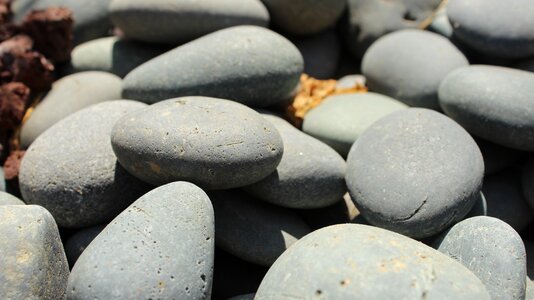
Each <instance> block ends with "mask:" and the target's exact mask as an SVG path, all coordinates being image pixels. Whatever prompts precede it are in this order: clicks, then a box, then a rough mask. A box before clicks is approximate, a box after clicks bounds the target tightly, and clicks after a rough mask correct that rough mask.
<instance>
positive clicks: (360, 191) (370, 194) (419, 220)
mask: <svg viewBox="0 0 534 300" xmlns="http://www.w3.org/2000/svg"><path fill="white" fill-rule="evenodd" d="M483 176H484V163H483V160H482V155H481V153H480V150H479V149H478V147H477V145H476V143H475V141H474V140H473V139H472V138H471V136H470V135H469V134H468V133H467V132H466V131H465V130H464V129H463V128H462V127H460V126H459V125H458V124H456V123H455V122H454V121H452V120H451V119H449V118H448V117H446V116H444V115H442V114H440V113H437V112H435V111H432V110H428V109H422V108H409V109H404V110H401V111H398V112H394V113H392V114H390V115H388V116H386V117H384V118H382V119H380V120H378V121H377V122H375V123H374V124H373V125H371V127H369V128H368V129H367V130H366V131H365V132H364V133H363V134H362V135H361V136H360V137H359V138H358V140H357V141H356V143H354V145H353V147H352V149H351V151H350V153H349V156H348V159H347V176H346V181H347V186H348V188H349V192H350V195H351V197H352V199H353V200H354V201H355V202H356V207H357V208H358V209H359V210H360V212H361V213H362V215H363V217H365V219H366V220H367V221H369V223H371V224H372V225H375V226H378V227H383V228H386V229H389V230H392V231H395V232H399V233H402V234H405V235H407V236H410V237H414V238H424V237H429V236H432V235H434V234H437V233H438V232H440V231H442V230H444V229H445V228H447V227H448V226H450V225H452V224H454V223H455V222H458V221H459V220H462V219H463V217H464V216H465V215H467V213H468V212H469V211H470V210H471V208H472V207H473V205H474V204H475V202H476V200H477V199H478V198H479V197H480V194H479V193H480V188H481V186H482V178H483Z"/></svg>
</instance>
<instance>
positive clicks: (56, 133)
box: [19, 100, 150, 228]
mask: <svg viewBox="0 0 534 300" xmlns="http://www.w3.org/2000/svg"><path fill="white" fill-rule="evenodd" d="M144 107H146V104H144V103H140V102H137V101H129V100H117V101H108V102H104V103H99V104H97V105H94V106H91V107H88V108H86V109H84V110H81V111H79V112H77V113H75V114H73V115H72V116H70V117H68V118H66V119H64V120H62V121H60V122H58V123H57V124H55V125H54V126H53V127H51V128H50V129H49V130H47V131H46V132H45V133H43V134H42V135H41V136H40V137H39V138H37V140H36V141H35V142H34V143H33V144H32V145H31V146H30V148H29V149H28V151H27V152H26V155H25V156H24V158H23V159H22V164H21V168H20V175H19V183H20V189H21V193H22V198H23V199H24V201H25V202H26V203H28V204H38V205H42V206H44V207H45V208H46V209H48V210H49V211H50V212H51V213H52V215H53V216H54V218H55V220H56V222H57V223H58V225H59V226H60V227H69V228H81V227H87V226H91V225H96V224H101V223H104V222H107V221H109V220H110V219H112V218H114V217H115V216H117V215H118V214H119V213H120V212H121V211H122V210H123V209H125V208H126V207H127V206H128V205H130V204H131V203H132V202H133V201H134V200H135V199H137V198H138V197H139V196H141V195H142V194H143V193H145V192H146V191H148V190H149V188H150V187H149V186H148V185H146V184H144V183H143V182H141V181H140V180H138V179H137V178H135V177H133V176H132V175H130V174H129V173H128V172H127V171H126V170H125V169H124V168H122V167H121V166H120V165H119V163H118V162H117V158H116V157H115V154H114V153H113V150H112V148H111V143H110V136H111V130H112V127H113V125H114V124H115V122H116V121H117V120H118V119H120V118H121V117H122V116H124V115H126V114H128V113H130V112H133V111H136V110H139V109H142V108H144Z"/></svg>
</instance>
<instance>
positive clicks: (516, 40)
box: [447, 0, 534, 58]
mask: <svg viewBox="0 0 534 300" xmlns="http://www.w3.org/2000/svg"><path fill="white" fill-rule="evenodd" d="M447 15H448V17H449V19H450V22H451V24H452V27H453V29H454V36H455V37H456V38H457V39H459V40H461V41H462V42H463V43H464V44H466V45H468V46H470V47H471V48H473V49H475V50H477V51H479V52H481V53H484V54H489V55H492V56H497V57H503V58H522V57H527V56H532V55H534V31H533V30H532V28H533V27H534V9H533V8H532V1H530V0H514V1H500V0H470V1H465V0H450V1H449V3H448V5H447ZM490 16H491V17H490Z"/></svg>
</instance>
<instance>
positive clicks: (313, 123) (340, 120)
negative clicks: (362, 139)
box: [302, 93, 407, 157]
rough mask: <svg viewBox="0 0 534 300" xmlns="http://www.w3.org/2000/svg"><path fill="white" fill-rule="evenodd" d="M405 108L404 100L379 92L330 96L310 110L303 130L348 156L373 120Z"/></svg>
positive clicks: (305, 118)
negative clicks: (351, 148) (400, 100)
mask: <svg viewBox="0 0 534 300" xmlns="http://www.w3.org/2000/svg"><path fill="white" fill-rule="evenodd" d="M405 108H407V106H406V105H405V104H404V103H402V102H399V101H397V100H395V99H392V98H390V97H387V96H383V95H380V94H375V93H365V94H344V95H336V96H330V97H328V98H326V99H325V101H323V102H322V103H321V104H320V105H319V106H317V107H315V108H314V109H312V110H310V111H309V112H308V113H307V114H306V116H305V117H304V122H303V124H302V130H303V131H304V132H306V133H307V134H309V135H311V136H313V137H316V138H318V139H319V140H321V141H323V142H324V143H326V144H328V145H329V146H330V147H332V148H334V149H335V150H336V151H337V152H339V154H341V155H343V156H344V157H346V156H347V154H348V153H349V150H350V147H352V144H354V142H355V141H356V140H357V139H358V137H359V136H360V135H361V134H362V133H363V132H364V131H365V130H366V129H367V128H368V127H369V126H371V124H373V123H374V122H376V121H377V120H378V119H380V118H382V117H384V116H386V115H388V114H390V113H392V112H395V111H398V110H401V109H405Z"/></svg>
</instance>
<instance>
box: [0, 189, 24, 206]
mask: <svg viewBox="0 0 534 300" xmlns="http://www.w3.org/2000/svg"><path fill="white" fill-rule="evenodd" d="M25 204H26V203H24V201H22V200H20V199H19V198H17V197H15V196H13V195H11V194H9V193H5V192H2V191H0V205H25Z"/></svg>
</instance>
